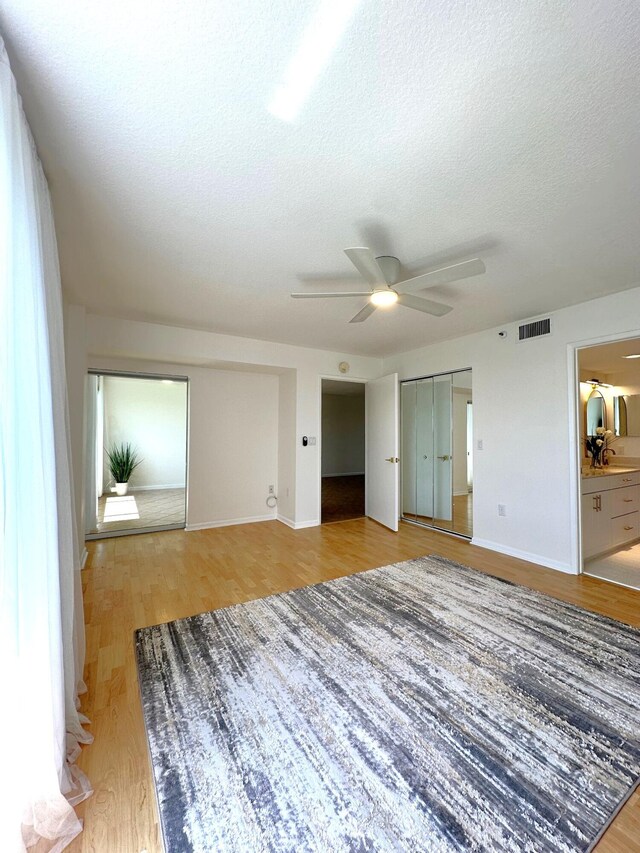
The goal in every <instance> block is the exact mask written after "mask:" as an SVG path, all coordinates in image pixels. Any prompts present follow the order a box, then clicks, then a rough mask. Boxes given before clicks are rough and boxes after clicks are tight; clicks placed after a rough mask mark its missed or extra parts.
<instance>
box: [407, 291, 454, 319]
mask: <svg viewBox="0 0 640 853" xmlns="http://www.w3.org/2000/svg"><path fill="white" fill-rule="evenodd" d="M398 302H399V303H400V305H404V307H405V308H415V310H416V311H423V312H424V313H425V314H431V315H433V316H434V317H444V315H445V314H448V313H449V311H453V308H452V307H451V305H445V304H444V303H443V302H433V301H432V300H431V299H422V297H420V296H412V295H411V294H410V293H399V294H398Z"/></svg>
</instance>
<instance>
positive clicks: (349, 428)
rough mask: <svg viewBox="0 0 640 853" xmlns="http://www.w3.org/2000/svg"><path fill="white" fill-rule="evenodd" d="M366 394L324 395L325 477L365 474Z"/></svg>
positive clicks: (323, 465)
mask: <svg viewBox="0 0 640 853" xmlns="http://www.w3.org/2000/svg"><path fill="white" fill-rule="evenodd" d="M364 453H365V443H364V394H359V395H357V396H355V395H354V396H350V395H347V394H323V395H322V476H323V477H336V476H340V475H341V474H342V475H344V474H364Z"/></svg>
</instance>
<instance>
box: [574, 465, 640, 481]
mask: <svg viewBox="0 0 640 853" xmlns="http://www.w3.org/2000/svg"><path fill="white" fill-rule="evenodd" d="M635 471H640V468H627V467H625V466H623V465H605V467H604V468H583V469H582V472H581V476H582V478H583V479H584V478H585V477H611V476H612V475H614V474H630V473H631V472H635Z"/></svg>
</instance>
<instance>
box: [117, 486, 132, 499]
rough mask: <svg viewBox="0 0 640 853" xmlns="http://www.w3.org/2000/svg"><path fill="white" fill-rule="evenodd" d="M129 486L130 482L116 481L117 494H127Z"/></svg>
mask: <svg viewBox="0 0 640 853" xmlns="http://www.w3.org/2000/svg"><path fill="white" fill-rule="evenodd" d="M128 488H129V483H116V495H119V496H120V497H122V496H123V495H126V494H127V489H128Z"/></svg>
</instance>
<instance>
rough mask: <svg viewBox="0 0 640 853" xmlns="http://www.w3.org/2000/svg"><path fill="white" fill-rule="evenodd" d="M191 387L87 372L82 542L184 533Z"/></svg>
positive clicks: (171, 380)
mask: <svg viewBox="0 0 640 853" xmlns="http://www.w3.org/2000/svg"><path fill="white" fill-rule="evenodd" d="M187 407H188V380H187V378H186V377H183V376H154V375H147V374H145V375H142V374H131V373H115V372H107V371H105V372H98V371H90V372H89V374H88V376H87V393H86V412H85V421H86V431H85V435H86V445H85V483H84V510H85V537H86V538H87V539H98V538H103V537H109V536H123V535H126V534H131V533H142V532H148V531H152V530H154V531H155V530H172V529H180V528H184V527H185V525H186V477H187Z"/></svg>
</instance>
